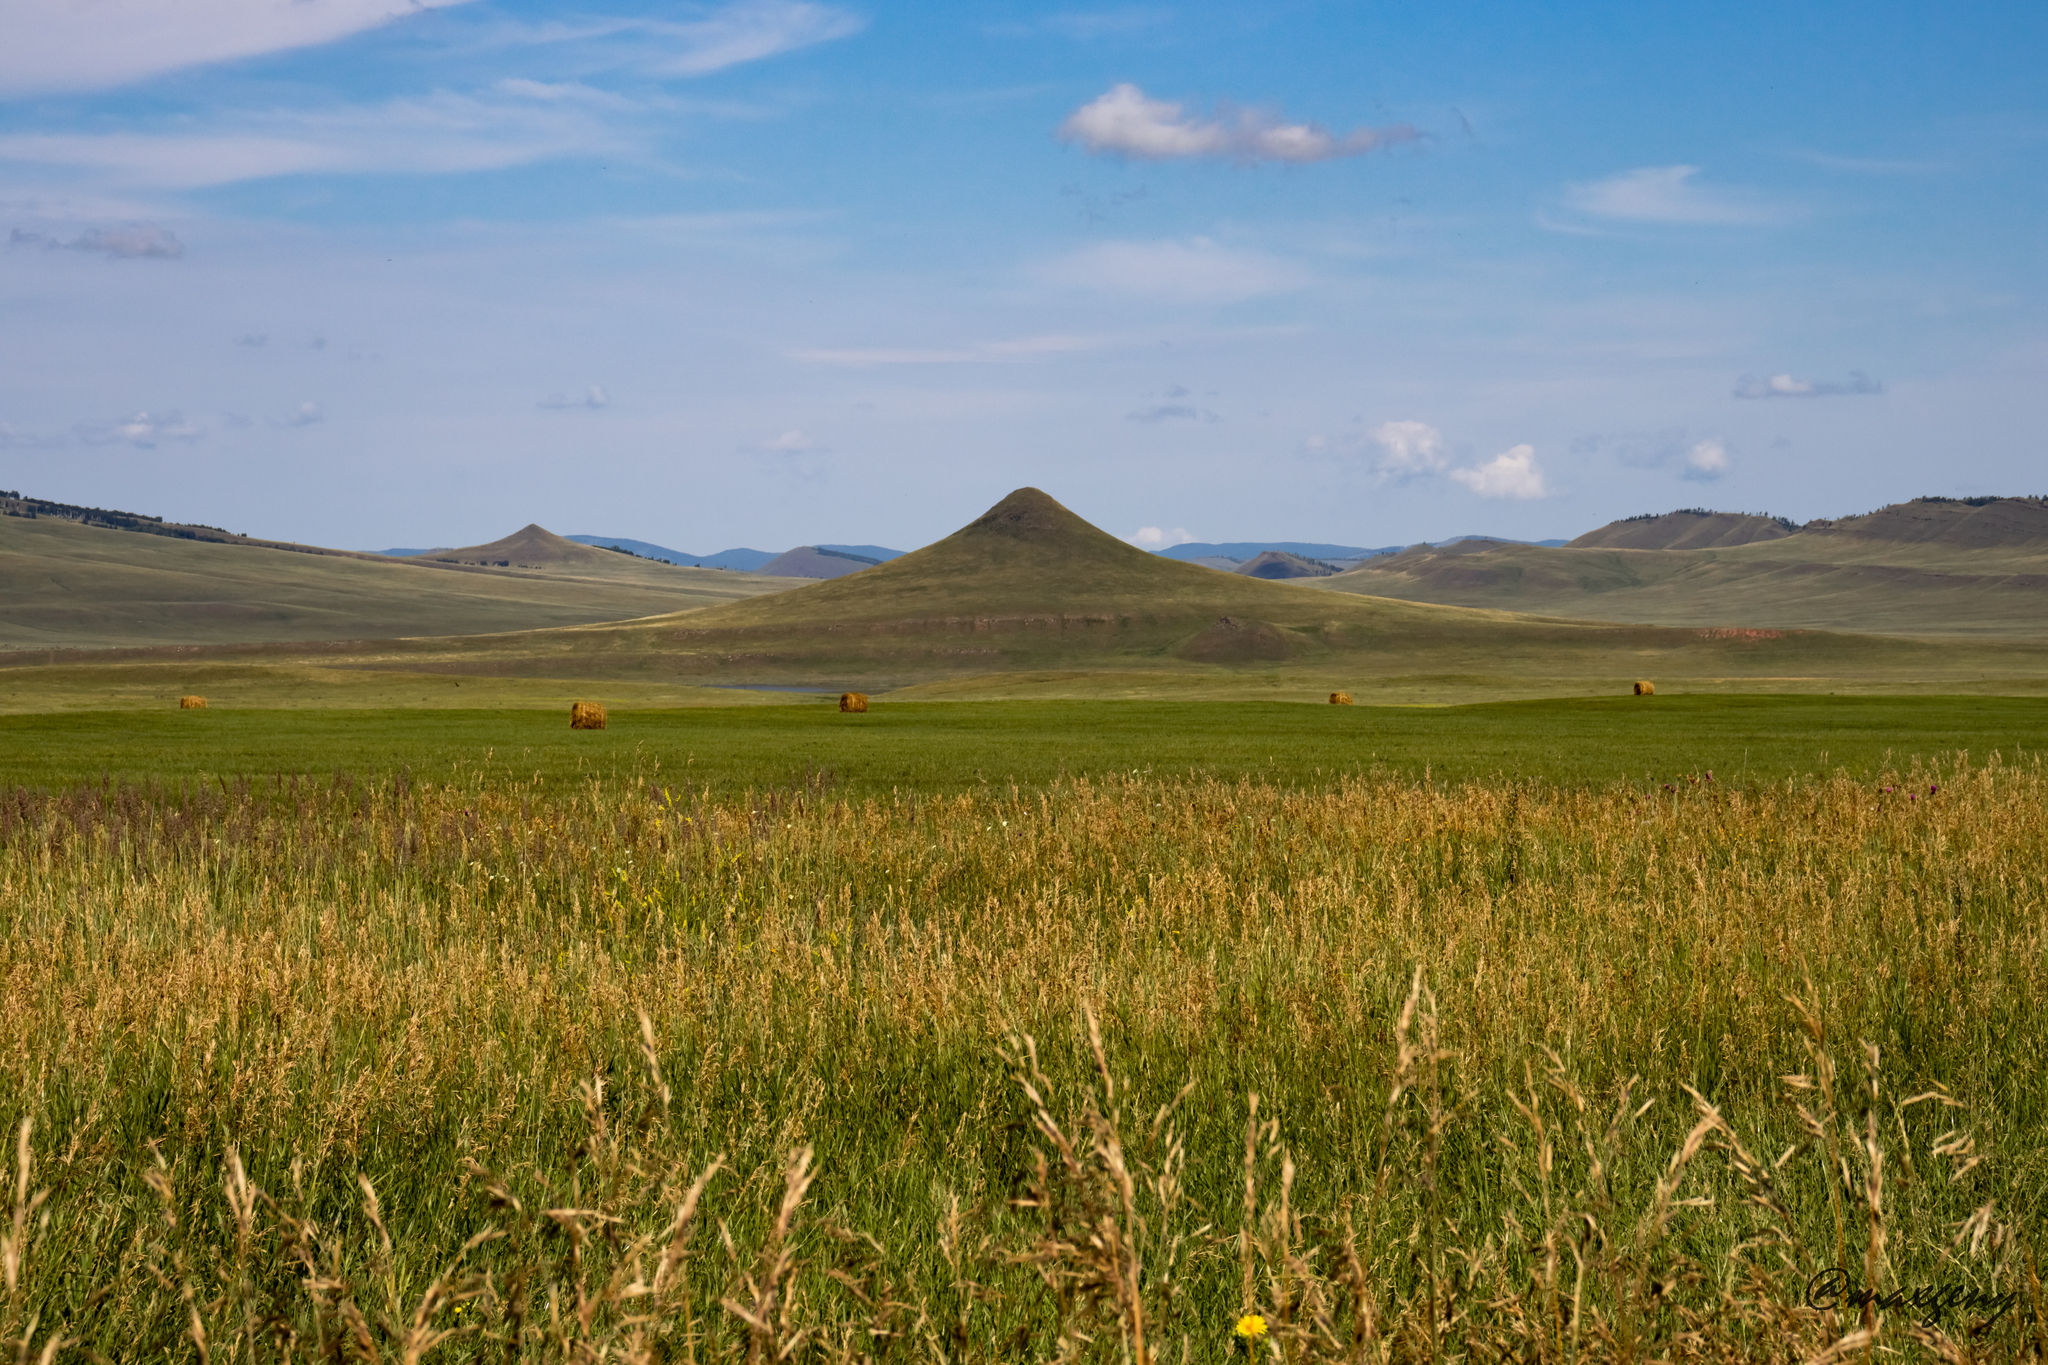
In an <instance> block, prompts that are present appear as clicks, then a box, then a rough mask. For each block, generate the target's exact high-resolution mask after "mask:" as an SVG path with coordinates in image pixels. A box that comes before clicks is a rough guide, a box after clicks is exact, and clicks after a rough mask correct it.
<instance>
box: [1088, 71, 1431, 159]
mask: <svg viewBox="0 0 2048 1365" xmlns="http://www.w3.org/2000/svg"><path fill="white" fill-rule="evenodd" d="M1059 135H1060V137H1061V139H1063V140H1064V141H1067V142H1078V143H1080V144H1081V145H1082V146H1083V147H1086V148H1087V149H1088V150H1089V151H1091V152H1097V153H1111V154H1115V155H1118V156H1131V157H1138V158H1140V159H1142V160H1147V161H1167V160H1176V159H1185V158H1189V157H1216V158H1220V159H1223V160H1228V161H1239V162H1246V163H1250V162H1258V161H1290V162H1295V163H1303V162H1310V161H1328V160H1330V159H1332V158H1334V157H1343V156H1361V155H1363V154H1364V153H1366V152H1370V151H1372V150H1374V149H1375V148H1379V147H1386V146H1391V145H1393V144H1395V143H1401V142H1413V141H1415V140H1416V139H1417V138H1419V137H1420V136H1421V134H1420V133H1418V132H1416V131H1415V129H1413V128H1411V127H1409V126H1408V125H1407V124H1405V123H1403V124H1396V125H1394V126H1393V127H1389V128H1354V129H1353V130H1352V131H1350V132H1348V133H1345V134H1344V135H1343V136H1341V137H1338V136H1333V135H1332V134H1331V133H1330V132H1329V131H1328V130H1327V129H1324V128H1322V127H1320V126H1318V125H1316V124H1313V123H1282V122H1280V121H1279V119H1277V118H1276V117H1274V116H1273V115H1271V114H1267V113H1261V112H1259V111H1256V110H1237V111H1228V112H1227V113H1226V116H1225V117H1221V118H1214V119H1201V118H1197V117H1195V116H1193V115H1191V114H1188V113H1187V112H1186V111H1185V109H1184V107H1183V106H1181V105H1179V104H1175V103H1173V102H1172V101H1171V100H1155V99H1149V98H1147V97H1146V95H1145V92H1144V91H1142V90H1140V89H1139V88H1138V87H1137V86H1135V85H1132V84H1130V83H1128V82H1125V83H1124V84H1121V85H1117V86H1113V87H1111V88H1110V90H1109V92H1108V93H1107V94H1105V95H1103V96H1101V97H1100V98H1098V99H1095V100H1092V101H1090V102H1089V103H1087V104H1084V105H1082V106H1081V107H1080V108H1079V109H1076V110H1075V111H1074V112H1073V113H1071V114H1069V115H1067V119H1066V121H1065V122H1064V123H1062V124H1060V129H1059Z"/></svg>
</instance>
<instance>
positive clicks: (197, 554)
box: [0, 516, 790, 651]
mask: <svg viewBox="0 0 2048 1365" xmlns="http://www.w3.org/2000/svg"><path fill="white" fill-rule="evenodd" d="M788 586H790V584H789V581H788V580H784V579H771V578H763V577H759V576H756V575H752V574H737V573H724V572H720V571H718V570H715V569H684V568H674V567H671V566H669V565H665V564H655V563H651V562H649V561H647V560H643V559H636V558H634V557H632V556H630V555H623V554H616V553H614V552H612V551H609V550H595V549H591V548H589V547H588V546H583V545H577V544H575V543H574V542H572V541H568V540H563V539H562V538H561V537H560V536H556V535H553V534H551V533H549V532H547V531H545V530H542V529H541V528H540V527H538V526H529V527H527V528H526V529H525V530H523V531H520V532H517V533H515V534H514V535H513V536H510V537H507V538H506V539H505V540H503V541H497V542H494V543H493V544H491V545H487V546H474V547H471V548H470V549H467V550H450V551H441V552H438V553H437V554H436V556H435V557H434V558H432V559H387V558H385V557H383V556H380V555H366V554H355V553H351V552H348V551H327V550H322V549H319V548H318V547H312V546H304V547H286V546H283V545H281V544H278V543H276V542H258V541H250V540H247V539H246V538H241V537H228V536H225V535H224V534H223V535H221V537H220V538H218V539H196V538H195V539H182V538H179V537H177V536H174V535H167V534H161V533H152V534H138V533H136V532H134V531H130V530H123V529H116V528H112V527H107V526H96V525H88V524H84V523H83V522H80V521H76V520H66V519H62V518H57V517H47V516H46V517H38V518H29V517H23V516H0V650H15V651H20V650H49V649H79V648H87V649H91V648H108V647H135V646H154V645H224V644H243V643H251V642H280V641H312V640H333V639H358V640H360V639H364V638H383V637H391V636H419V635H435V636H441V635H465V634H476V633H480V632H494V631H506V630H525V629H532V628H536V627H545V626H563V625H576V624H582V623H585V622H591V621H616V620H619V619H622V618H626V617H635V616H649V615H654V614H657V613H662V612H672V611H675V610H677V609H679V608H685V607H693V606H703V605H705V604H707V603H716V602H728V601H733V600H735V599H738V598H744V597H751V596H756V595H759V594H762V593H771V592H776V591H779V590H781V589H783V588H786V587H788Z"/></svg>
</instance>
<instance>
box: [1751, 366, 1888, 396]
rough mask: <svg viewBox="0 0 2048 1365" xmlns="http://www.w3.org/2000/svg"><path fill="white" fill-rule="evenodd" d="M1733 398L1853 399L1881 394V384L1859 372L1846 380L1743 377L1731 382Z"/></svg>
mask: <svg viewBox="0 0 2048 1365" xmlns="http://www.w3.org/2000/svg"><path fill="white" fill-rule="evenodd" d="M1733 392H1734V396H1735V397H1737V398H1855V397H1864V396H1873V395H1876V394H1880V393H1883V392H1884V381H1882V380H1880V379H1874V378H1872V377H1871V376H1869V375H1867V374H1865V373H1863V371H1861V370H1851V371H1849V377H1848V378H1847V379H1798V378H1795V377H1793V376H1792V375H1789V374H1774V375H1759V374H1746V375H1744V376H1742V378H1740V379H1738V380H1736V381H1735V388H1734V391H1733Z"/></svg>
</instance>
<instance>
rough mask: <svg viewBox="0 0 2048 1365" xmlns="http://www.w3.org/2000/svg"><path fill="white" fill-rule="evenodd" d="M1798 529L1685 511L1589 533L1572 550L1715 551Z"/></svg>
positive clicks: (1769, 520)
mask: <svg viewBox="0 0 2048 1365" xmlns="http://www.w3.org/2000/svg"><path fill="white" fill-rule="evenodd" d="M1798 529H1799V528H1798V527H1797V526H1796V525H1794V524H1792V523H1791V522H1786V521H1780V520H1778V519H1777V518H1776V517H1761V516H1755V515H1752V514H1749V513H1745V512H1709V511H1706V510H1704V509H1702V508H1696V507H1695V508H1687V509H1685V510H1682V511H1677V512H1666V513H1664V515H1662V516H1656V517H1649V516H1645V517H1629V518H1627V519H1626V520H1623V521H1610V522H1608V523H1607V524H1606V525H1605V526H1602V527H1601V528H1600V529H1599V530H1597V531H1588V532H1586V534H1584V535H1582V536H1580V537H1579V538H1578V539H1577V540H1574V541H1572V542H1571V543H1570V545H1569V546H1568V547H1567V548H1569V549H1574V550H1715V549H1725V548H1728V547H1730V546H1734V545H1748V544H1750V543H1752V542H1754V541H1759V540H1781V539H1783V538H1784V537H1786V536H1788V535H1791V534H1792V533H1793V532H1794V531H1796V530H1798Z"/></svg>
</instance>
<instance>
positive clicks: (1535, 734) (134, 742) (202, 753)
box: [0, 694, 2048, 796]
mask: <svg viewBox="0 0 2048 1365" xmlns="http://www.w3.org/2000/svg"><path fill="white" fill-rule="evenodd" d="M759 695H760V694H749V700H755V699H757V698H758V697H759ZM770 695H771V696H774V697H775V700H777V701H782V702H785V703H787V704H783V705H749V706H721V707H713V706H699V707H689V708H682V709H673V710H645V711H632V710H628V711H615V712H614V713H613V716H612V721H611V725H610V728H608V729H606V730H603V731H595V732H592V731H581V732H579V731H571V730H569V729H568V728H567V722H566V720H565V718H564V713H562V712H560V711H535V710H475V711H472V710H460V709H452V708H449V709H437V710H374V709H365V710H351V711H298V710H291V711H284V710H279V711H255V710H252V711H233V710H213V709H209V710H206V711H168V710H160V709H158V710H150V711H76V712H68V713H62V714H53V715H15V716H0V786H4V785H15V784H19V785H33V786H41V787H59V786H66V785H70V784H74V783H81V782H98V781H102V780H107V779H112V780H114V781H117V782H161V783H172V784H175V783H180V782H194V781H198V782H211V781H214V780H216V779H234V778H270V777H276V776H278V775H291V774H311V775H314V776H326V775H331V774H333V773H336V772H348V773H351V774H354V775H356V776H358V777H384V776H388V775H390V774H392V773H395V772H397V771H399V770H401V769H404V770H408V771H410V772H412V773H414V774H417V775H419V776H421V777H434V778H437V779H438V778H441V777H445V776H446V775H448V774H450V773H467V772H469V771H470V770H472V769H476V768H479V767H483V768H493V769H495V770H497V771H498V772H499V773H501V774H502V773H512V774H516V775H528V774H538V775H540V776H541V777H542V778H543V779H545V780H547V781H552V782H558V783H559V782H563V781H566V780H569V779H572V778H578V777H586V776H601V777H604V778H606V779H607V780H609V779H613V778H617V777H621V776H624V777H627V778H634V777H644V778H645V779H646V780H648V781H650V782H655V783H659V784H667V785H673V786H675V787H678V788H681V787H685V786H687V787H690V788H693V789H702V788H705V787H709V788H710V789H712V790H713V791H715V792H719V793H729V792H735V791H740V790H744V789H747V788H760V789H767V788H772V787H792V786H796V787H802V786H806V785H811V786H816V785H819V784H823V785H824V786H826V787H829V788H830V789H832V790H833V791H834V792H836V793H838V794H841V795H852V796H864V795H870V794H875V793H887V792H890V791H904V792H928V793H929V792H959V791H971V790H977V789H982V788H987V787H996V788H1006V787H1009V786H1012V785H1017V786H1022V787H1026V788H1041V787H1044V786H1045V785H1047V784H1048V783H1051V782H1054V781H1056V780H1058V779H1060V778H1062V777H1074V776H1091V775H1101V774H1105V773H1123V774H1129V773H1141V774H1146V775H1155V776H1160V777H1166V776H1172V777H1177V778H1186V777H1190V776H1194V777H1215V778H1222V779H1226V780H1236V779H1239V778H1250V779H1253V780H1255V781H1258V782H1264V783H1276V784H1280V785H1284V786H1311V787H1325V786H1328V785H1330V784H1331V783H1333V782H1335V781H1337V780H1339V779H1340V778H1343V777H1347V776H1366V775H1372V774H1380V775H1384V776H1389V777H1394V778H1399V779H1401V780H1409V779H1416V778H1421V777H1423V776H1424V775H1425V774H1428V775H1430V776H1433V777H1435V778H1437V779H1439V780H1442V781H1445V782H1470V781H1487V780H1491V779H1494V778H1507V779H1526V780H1535V781H1540V782H1545V783H1564V784H1573V785H1588V786H1599V785H1602V784H1606V783H1613V782H1643V781H1651V782H1663V781H1666V780H1668V779H1671V778H1674V777H1680V776H1684V775H1687V774H1696V773H1704V772H1708V771H1711V772H1713V773H1715V774H1716V775H1717V776H1718V777H1719V778H1720V779H1721V780H1723V781H1730V780H1733V781H1743V780H1754V781H1778V780H1781V779H1783V778H1786V777H1795V776H1803V775H1808V774H1819V775H1828V774H1831V773H1834V772H1836V771H1841V772H1844V773H1847V774H1849V775H1851V776H1853V777H1858V778H1862V777H1868V776H1871V775H1873V774H1875V773H1878V772H1880V771H1882V770H1884V769H1886V768H1887V767H1896V766H1899V765H1903V764H1906V763H1908V762H1910V761H1911V760H1912V759H1913V758H1914V757H1921V758H1934V757H1937V756H1949V755H1953V754H1955V753H1956V752H1957V751H1967V752H1968V753H1970V754H1972V755H1974V756H1976V757H1979V758H1982V757H1984V756H1987V755H1989V754H1992V753H1994V752H1995V753H1999V754H2002V755H2004V756H2005V757H2007V758H2016V757H2018V756H2020V755H2023V754H2028V753H2035V752H2040V751H2042V750H2048V699H2040V698H2019V697H1912V698H1906V697H1772V696H1669V697H1666V696H1659V697H1649V698H1637V697H1614V698H1602V699H1598V700H1583V699H1581V700H1559V701H1521V702H1499V703H1489V704H1485V705H1477V706H1456V707H1379V706H1351V707H1343V706H1329V705H1322V704H1301V703H1286V702H1245V703H1234V704H1228V705H1219V704H1216V703H1213V702H1159V701H1127V702H1116V701H1111V702H1101V701H1039V702H1003V703H995V702H902V703H889V702H878V703H876V706H875V709H874V710H872V711H870V712H868V713H867V714H865V715H843V714H841V713H840V712H839V711H838V709H837V708H836V706H835V705H833V704H832V699H830V698H827V697H822V696H815V695H805V694H797V695H789V694H780V695H777V694H770Z"/></svg>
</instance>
